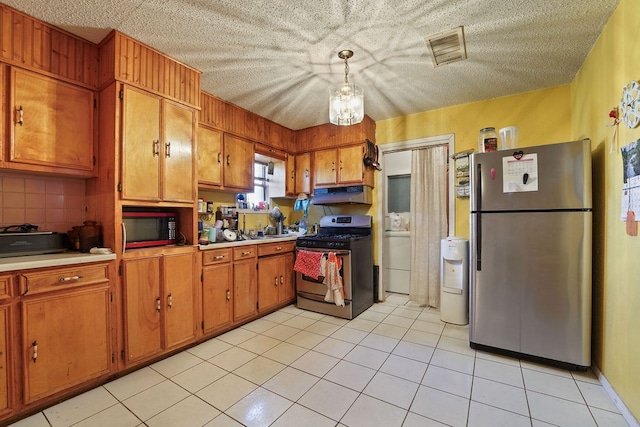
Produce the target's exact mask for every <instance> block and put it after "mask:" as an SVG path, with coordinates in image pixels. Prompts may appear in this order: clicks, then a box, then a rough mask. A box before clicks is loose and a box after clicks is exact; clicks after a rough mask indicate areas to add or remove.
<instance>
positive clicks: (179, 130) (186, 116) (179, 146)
mask: <svg viewBox="0 0 640 427" xmlns="http://www.w3.org/2000/svg"><path fill="white" fill-rule="evenodd" d="M163 112H164V138H163V142H164V149H163V152H162V153H161V154H160V155H161V156H162V159H163V160H164V168H163V172H164V174H163V176H162V184H163V189H162V199H163V200H165V201H171V202H193V199H194V194H195V191H194V182H193V174H194V161H193V160H194V155H195V152H194V149H193V147H194V139H195V138H194V134H193V132H194V123H195V112H194V111H193V110H192V109H190V108H187V107H183V106H181V105H179V104H175V103H173V102H169V101H164V102H163Z"/></svg>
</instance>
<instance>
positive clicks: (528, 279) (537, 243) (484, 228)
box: [469, 139, 592, 369]
mask: <svg viewBox="0 0 640 427" xmlns="http://www.w3.org/2000/svg"><path fill="white" fill-rule="evenodd" d="M469 172H470V185H471V194H470V205H471V217H470V231H471V233H470V234H471V239H470V247H471V260H470V278H471V285H470V304H469V310H470V313H469V318H470V323H469V338H470V342H471V347H473V348H477V349H486V350H490V351H492V350H493V351H499V352H506V353H509V354H512V355H518V356H525V357H527V356H529V357H530V358H534V359H539V360H540V361H542V362H547V363H554V364H559V365H562V366H566V367H568V368H573V369H584V368H585V367H587V366H590V365H591V238H592V237H591V234H592V232H591V222H592V218H591V216H592V212H591V209H592V200H591V144H590V141H589V140H588V139H586V140H582V141H573V142H565V143H560V144H550V145H543V146H535V147H526V148H524V147H523V148H518V149H516V150H503V151H496V152H490V153H474V154H472V155H471V158H470V169H469Z"/></svg>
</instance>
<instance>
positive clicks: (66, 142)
mask: <svg viewBox="0 0 640 427" xmlns="http://www.w3.org/2000/svg"><path fill="white" fill-rule="evenodd" d="M11 76H12V86H13V87H12V89H13V90H12V96H13V99H12V103H11V108H12V110H11V117H12V121H13V126H12V129H13V134H12V138H11V146H10V153H9V161H11V162H17V163H24V164H30V165H39V166H50V167H55V168H67V169H76V170H81V171H86V172H87V174H86V175H90V172H91V171H92V170H93V111H94V105H93V103H94V101H93V100H94V95H93V92H92V91H90V90H88V89H85V88H81V87H76V86H73V85H70V84H68V83H62V82H60V81H57V80H54V79H52V78H49V77H45V76H43V75H40V74H36V73H31V72H29V71H24V70H20V69H18V68H12V70H11Z"/></svg>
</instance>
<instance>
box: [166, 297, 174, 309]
mask: <svg viewBox="0 0 640 427" xmlns="http://www.w3.org/2000/svg"><path fill="white" fill-rule="evenodd" d="M167 305H168V306H169V308H171V307H172V306H173V295H171V294H169V295H167Z"/></svg>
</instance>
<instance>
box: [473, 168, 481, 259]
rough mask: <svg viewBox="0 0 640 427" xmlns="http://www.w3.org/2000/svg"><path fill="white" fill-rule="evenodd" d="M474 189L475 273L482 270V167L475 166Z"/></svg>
mask: <svg viewBox="0 0 640 427" xmlns="http://www.w3.org/2000/svg"><path fill="white" fill-rule="evenodd" d="M475 184H476V188H475V190H476V191H475V193H476V194H475V196H476V198H475V199H476V200H475V201H476V206H475V209H476V212H477V214H476V232H475V234H476V239H475V241H476V247H475V251H476V271H480V270H482V266H481V264H482V215H481V212H482V191H481V189H482V165H480V164H478V165H476V182H475Z"/></svg>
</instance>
